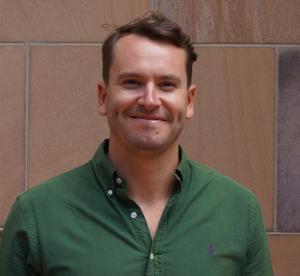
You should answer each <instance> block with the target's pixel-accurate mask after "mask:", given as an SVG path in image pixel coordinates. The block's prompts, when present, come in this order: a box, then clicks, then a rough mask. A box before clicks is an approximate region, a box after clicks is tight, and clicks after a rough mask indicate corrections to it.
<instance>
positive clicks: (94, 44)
mask: <svg viewBox="0 0 300 276" xmlns="http://www.w3.org/2000/svg"><path fill="white" fill-rule="evenodd" d="M153 3H155V1H153ZM153 8H156V5H155V4H153ZM102 44H103V42H46V41H27V42H4V43H1V42H0V47H1V46H3V47H6V46H20V47H21V46H24V45H29V46H92V47H101V46H102ZM193 45H194V46H198V47H253V48H270V47H272V48H277V47H300V44H239V43H232V44H228V43H224V44H222V43H220V44H218V43H211V44H209V43H193Z"/></svg>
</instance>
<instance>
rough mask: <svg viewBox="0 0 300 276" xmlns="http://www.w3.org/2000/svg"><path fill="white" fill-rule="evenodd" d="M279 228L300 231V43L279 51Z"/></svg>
mask: <svg viewBox="0 0 300 276" xmlns="http://www.w3.org/2000/svg"><path fill="white" fill-rule="evenodd" d="M278 65H279V72H278V86H279V100H278V106H279V107H278V110H279V112H278V189H277V190H278V200H277V205H278V206H277V209H278V211H277V214H278V220H277V221H278V228H279V229H280V230H281V231H291V232H296V231H300V47H297V48H294V47H293V48H283V49H281V50H280V51H279V61H278Z"/></svg>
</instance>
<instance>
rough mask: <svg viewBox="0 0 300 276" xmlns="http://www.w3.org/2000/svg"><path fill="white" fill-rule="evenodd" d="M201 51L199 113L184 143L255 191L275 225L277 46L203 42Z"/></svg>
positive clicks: (196, 155)
mask: <svg viewBox="0 0 300 276" xmlns="http://www.w3.org/2000/svg"><path fill="white" fill-rule="evenodd" d="M197 53H198V62H197V63H196V66H195V68H194V69H195V70H194V82H195V83H196V84H197V87H198V94H197V106H196V113H195V116H194V118H193V119H192V120H190V121H189V122H188V124H187V126H186V129H185V131H184V132H183V136H182V144H183V146H184V148H185V149H186V151H187V152H188V155H189V157H190V158H191V159H195V160H197V161H199V162H201V163H205V164H207V165H209V166H211V167H214V168H216V169H218V170H220V171H221V172H223V173H224V174H226V175H228V176H230V177H232V178H234V179H236V180H237V181H239V182H241V183H243V184H245V185H246V186H248V187H249V188H250V189H251V190H253V191H254V192H255V193H256V195H257V197H258V199H259V201H260V203H261V206H262V208H263V211H264V215H265V222H266V225H267V227H268V229H272V221H273V169H274V166H273V161H274V159H273V145H274V135H273V133H274V91H275V88H274V80H275V53H274V50H273V49H272V48H246V47H244V48H239V47H236V48H235V47H197Z"/></svg>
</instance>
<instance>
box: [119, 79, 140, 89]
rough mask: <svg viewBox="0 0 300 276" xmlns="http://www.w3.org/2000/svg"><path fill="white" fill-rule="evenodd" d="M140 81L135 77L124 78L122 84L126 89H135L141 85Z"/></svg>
mask: <svg viewBox="0 0 300 276" xmlns="http://www.w3.org/2000/svg"><path fill="white" fill-rule="evenodd" d="M141 84H142V83H141V81H139V80H137V79H126V80H123V81H122V86H123V87H125V88H127V89H135V88H138V87H139V86H140V85H141Z"/></svg>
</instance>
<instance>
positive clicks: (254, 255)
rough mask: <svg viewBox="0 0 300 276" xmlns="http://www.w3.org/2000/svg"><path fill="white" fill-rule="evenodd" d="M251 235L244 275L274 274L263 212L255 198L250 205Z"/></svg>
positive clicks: (267, 275)
mask: <svg viewBox="0 0 300 276" xmlns="http://www.w3.org/2000/svg"><path fill="white" fill-rule="evenodd" d="M248 210H249V227H248V229H249V235H248V251H247V266H246V269H245V271H244V274H243V276H272V275H273V271H272V263H271V258H270V253H269V247H268V241H267V236H266V230H265V226H264V223H263V217H262V212H261V209H260V206H259V204H258V202H257V200H256V199H255V198H253V199H252V201H251V202H250V204H249V206H248Z"/></svg>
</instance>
